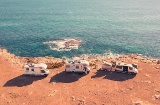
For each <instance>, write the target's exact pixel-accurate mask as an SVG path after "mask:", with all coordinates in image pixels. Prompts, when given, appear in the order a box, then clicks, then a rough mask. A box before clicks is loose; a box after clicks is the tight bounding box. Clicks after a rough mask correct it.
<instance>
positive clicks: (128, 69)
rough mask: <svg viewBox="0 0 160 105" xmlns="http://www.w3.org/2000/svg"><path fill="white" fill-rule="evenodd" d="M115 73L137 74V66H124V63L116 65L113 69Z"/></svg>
mask: <svg viewBox="0 0 160 105" xmlns="http://www.w3.org/2000/svg"><path fill="white" fill-rule="evenodd" d="M113 69H114V70H115V72H121V73H127V74H137V73H138V66H137V65H136V64H125V63H117V64H116V66H115V68H113Z"/></svg>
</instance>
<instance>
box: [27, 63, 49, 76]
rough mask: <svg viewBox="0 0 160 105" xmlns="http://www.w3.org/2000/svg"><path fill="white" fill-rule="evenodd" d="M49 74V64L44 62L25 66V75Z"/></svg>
mask: <svg viewBox="0 0 160 105" xmlns="http://www.w3.org/2000/svg"><path fill="white" fill-rule="evenodd" d="M48 74H49V70H47V65H46V64H44V63H40V64H34V63H32V64H26V65H25V66H24V75H30V76H31V75H34V76H47V75H48Z"/></svg>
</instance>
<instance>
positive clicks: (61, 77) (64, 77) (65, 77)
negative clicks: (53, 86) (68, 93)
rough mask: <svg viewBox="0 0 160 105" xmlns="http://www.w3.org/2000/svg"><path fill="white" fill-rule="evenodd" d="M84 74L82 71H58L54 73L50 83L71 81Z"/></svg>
mask: <svg viewBox="0 0 160 105" xmlns="http://www.w3.org/2000/svg"><path fill="white" fill-rule="evenodd" d="M83 76H85V74H84V73H66V72H65V71H63V72H60V73H59V74H56V75H54V76H53V77H52V78H51V80H50V83H52V82H62V83H71V82H75V81H77V80H79V79H80V78H81V77H83Z"/></svg>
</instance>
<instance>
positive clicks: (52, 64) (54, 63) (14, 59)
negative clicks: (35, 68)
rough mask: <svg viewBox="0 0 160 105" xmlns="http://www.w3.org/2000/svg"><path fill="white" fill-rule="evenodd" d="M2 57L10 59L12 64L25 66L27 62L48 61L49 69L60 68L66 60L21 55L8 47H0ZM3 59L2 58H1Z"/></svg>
mask: <svg viewBox="0 0 160 105" xmlns="http://www.w3.org/2000/svg"><path fill="white" fill-rule="evenodd" d="M0 57H3V58H4V59H5V60H7V61H9V62H10V64H12V65H17V66H20V67H23V66H24V64H25V63H46V64H47V65H48V69H53V68H58V67H61V66H63V65H64V61H63V60H61V59H58V58H54V57H48V56H45V57H19V56H15V55H14V54H10V53H9V52H8V51H7V50H6V49H2V48H1V49H0ZM1 59H2V58H1Z"/></svg>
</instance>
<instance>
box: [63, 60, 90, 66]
mask: <svg viewBox="0 0 160 105" xmlns="http://www.w3.org/2000/svg"><path fill="white" fill-rule="evenodd" d="M66 64H87V65H89V62H88V61H86V60H74V61H66Z"/></svg>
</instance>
